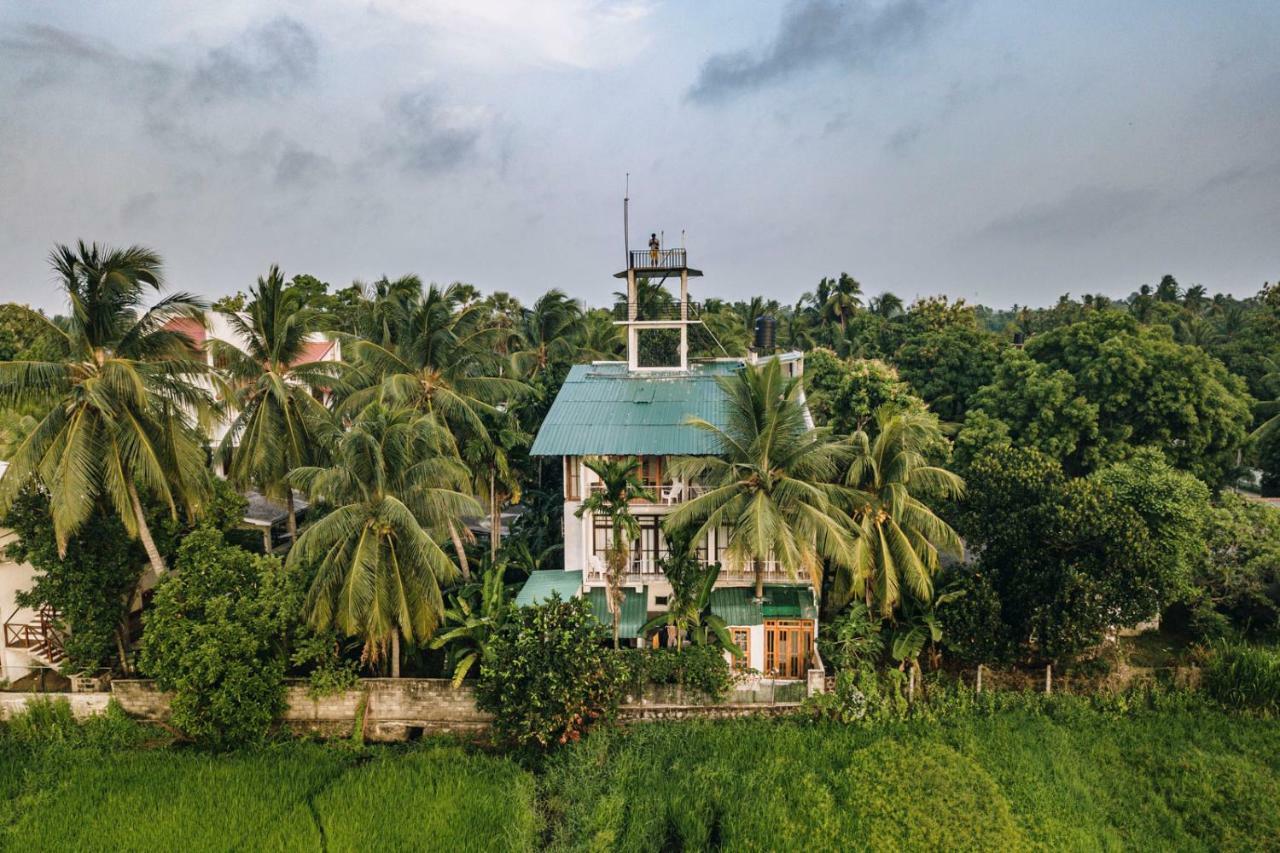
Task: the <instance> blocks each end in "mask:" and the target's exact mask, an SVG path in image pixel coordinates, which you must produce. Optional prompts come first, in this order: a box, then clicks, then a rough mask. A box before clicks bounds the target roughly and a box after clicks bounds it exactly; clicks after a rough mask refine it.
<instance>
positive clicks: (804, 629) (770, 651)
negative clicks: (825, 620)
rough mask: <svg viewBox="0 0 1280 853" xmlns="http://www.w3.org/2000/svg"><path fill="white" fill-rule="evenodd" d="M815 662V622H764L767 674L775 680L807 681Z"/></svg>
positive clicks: (771, 620)
mask: <svg viewBox="0 0 1280 853" xmlns="http://www.w3.org/2000/svg"><path fill="white" fill-rule="evenodd" d="M812 660H813V620H812V619H766V620H765V622H764V674H765V675H770V676H773V677H774V678H805V677H806V676H807V675H808V672H809V663H810V661H812Z"/></svg>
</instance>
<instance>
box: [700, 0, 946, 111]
mask: <svg viewBox="0 0 1280 853" xmlns="http://www.w3.org/2000/svg"><path fill="white" fill-rule="evenodd" d="M956 5H957V4H956V0H889V2H887V3H884V4H882V5H874V6H873V5H872V4H871V3H869V2H867V0H851V1H850V2H847V3H841V2H834V0H794V1H793V2H792V4H791V5H790V7H788V9H787V11H786V13H785V14H784V15H783V18H782V23H781V25H780V26H779V28H778V33H777V35H776V36H774V38H773V40H772V42H770V43H769V44H768V45H767V46H765V47H764V48H763V49H761V50H758V51H752V50H740V51H734V52H731V53H719V54H714V55H713V56H711V57H710V58H709V59H707V61H706V62H705V63H703V65H702V69H701V71H700V72H699V74H698V79H697V81H695V82H694V84H693V86H692V87H691V88H690V89H689V93H688V94H689V98H690V99H691V100H693V101H696V102H701V103H712V102H715V101H721V100H726V99H728V98H730V97H732V96H734V95H737V94H741V93H743V92H746V91H749V90H752V89H757V88H760V87H762V86H765V85H768V84H771V83H775V82H777V81H779V80H782V79H785V78H787V77H789V76H791V75H793V74H796V73H798V72H801V71H806V70H809V69H811V68H814V67H817V66H819V65H823V64H827V63H833V64H837V65H841V66H844V67H846V68H850V69H865V68H870V67H872V66H874V65H875V64H876V63H878V62H879V61H880V60H881V59H883V58H885V57H887V56H889V55H892V54H896V53H898V52H901V51H903V50H905V49H907V48H910V47H913V46H914V45H916V44H918V43H919V42H920V41H921V39H923V38H924V37H925V36H926V35H927V34H928V33H929V32H930V31H931V30H933V29H935V28H936V27H937V26H938V25H939V24H940V23H941V22H942V21H943V20H944V19H945V18H946V17H947V15H948V13H949V12H950V11H951V9H952V8H953V7H954V6H956Z"/></svg>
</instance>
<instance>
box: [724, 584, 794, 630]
mask: <svg viewBox="0 0 1280 853" xmlns="http://www.w3.org/2000/svg"><path fill="white" fill-rule="evenodd" d="M711 612H712V613H714V614H715V615H717V616H719V617H720V618H721V619H723V620H724V621H725V624H727V625H739V626H742V625H761V624H763V623H764V620H765V619H816V618H817V617H818V608H817V605H816V604H814V600H813V590H811V589H810V588H809V587H807V586H766V587H765V588H764V602H763V603H762V604H757V603H756V601H755V589H753V588H752V587H749V586H733V587H721V588H719V589H713V590H712V591H711Z"/></svg>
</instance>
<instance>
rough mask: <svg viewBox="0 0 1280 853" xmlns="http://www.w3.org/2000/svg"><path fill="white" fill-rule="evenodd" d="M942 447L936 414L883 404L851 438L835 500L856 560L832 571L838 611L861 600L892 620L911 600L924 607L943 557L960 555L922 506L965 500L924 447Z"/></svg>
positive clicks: (959, 546)
mask: <svg viewBox="0 0 1280 853" xmlns="http://www.w3.org/2000/svg"><path fill="white" fill-rule="evenodd" d="M873 435H874V437H873ZM941 441H942V436H941V433H940V431H939V428H938V419H937V418H936V417H934V416H933V415H931V414H929V413H928V412H925V411H898V410H896V409H894V408H892V407H888V406H885V407H881V408H880V409H877V410H876V413H875V421H874V425H873V428H872V430H871V432H870V433H869V432H867V431H863V430H858V431H857V432H855V433H854V434H853V435H851V436H849V444H850V446H851V454H850V458H849V463H848V468H847V469H846V471H845V475H844V485H845V486H846V487H848V490H847V491H846V492H843V493H841V494H840V495H839V496H838V500H839V501H840V502H841V504H842V505H845V506H847V507H848V509H849V513H850V517H851V518H852V520H853V523H854V525H855V527H856V529H857V533H858V535H857V536H856V537H855V539H854V543H853V560H852V561H851V562H850V563H849V565H847V566H837V568H836V582H835V584H834V585H833V587H832V590H831V598H832V600H833V601H834V602H835V603H836V604H837V605H843V604H844V603H846V602H848V601H849V600H850V599H851V598H852V597H854V596H858V597H860V598H862V599H863V600H865V601H866V602H867V603H868V604H869V605H874V606H875V607H877V608H878V609H879V611H880V615H881V616H883V617H885V618H889V617H891V616H892V615H893V613H894V610H895V609H897V608H898V607H900V606H902V605H903V604H904V603H905V602H906V601H908V600H910V599H914V600H915V601H916V602H919V603H921V604H925V603H927V602H929V601H931V600H932V599H933V577H934V575H936V574H937V572H938V568H939V566H940V559H939V558H940V555H942V554H946V555H949V556H952V557H961V556H963V555H964V544H963V543H962V542H961V540H960V537H959V536H958V535H957V534H956V532H955V530H953V529H952V528H951V525H949V524H947V523H946V522H945V521H943V520H942V519H941V518H939V517H938V516H937V515H936V514H935V513H934V512H933V510H932V509H931V508H930V507H929V506H928V504H926V503H925V500H930V499H933V500H939V501H941V500H947V499H951V498H958V497H960V496H961V495H962V494H964V481H963V480H962V479H960V477H958V476H957V475H956V474H954V473H952V472H951V471H948V470H946V469H945V468H942V467H940V466H937V465H930V464H929V461H928V452H929V449H930V448H931V447H934V446H936V445H937V444H938V443H940V442H941Z"/></svg>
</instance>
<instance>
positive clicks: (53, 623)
mask: <svg viewBox="0 0 1280 853" xmlns="http://www.w3.org/2000/svg"><path fill="white" fill-rule="evenodd" d="M17 613H18V611H17V610H15V611H13V613H11V614H9V621H7V622H5V623H4V645H5V648H9V649H22V650H23V651H25V652H26V653H27V654H29V655H30V656H31V657H33V658H35V660H36V661H37V662H38V663H40V664H42V665H43V666H47V667H49V668H50V669H55V670H56V669H58V668H59V667H60V666H61V665H62V662H63V661H64V660H66V658H67V653H66V650H65V649H64V648H63V646H62V633H61V632H60V631H59V630H58V617H59V614H58V611H56V610H54V609H53V608H52V607H49V606H47V605H46V606H44V607H41V608H40V609H39V610H38V611H36V618H35V621H34V622H16V621H14V617H15V616H16V615H17Z"/></svg>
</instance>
